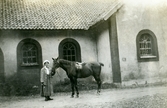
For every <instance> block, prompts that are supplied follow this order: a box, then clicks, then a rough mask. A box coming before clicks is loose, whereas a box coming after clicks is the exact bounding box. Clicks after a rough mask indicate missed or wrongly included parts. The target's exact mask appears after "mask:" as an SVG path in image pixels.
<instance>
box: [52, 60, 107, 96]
mask: <svg viewBox="0 0 167 108" xmlns="http://www.w3.org/2000/svg"><path fill="white" fill-rule="evenodd" d="M52 59H53V66H52V69H51V71H52V72H51V73H52V75H54V74H55V70H56V69H57V68H59V67H60V68H62V69H63V70H65V72H66V74H67V76H68V78H69V79H70V82H71V89H72V94H71V97H72V98H73V97H74V95H75V90H76V93H77V95H76V97H79V91H78V87H77V78H86V77H89V76H93V77H94V79H95V80H96V82H97V85H98V88H97V93H98V94H100V90H101V79H100V74H101V66H104V64H103V63H100V62H87V63H86V62H85V63H79V62H74V61H68V60H64V59H59V58H52ZM74 89H75V90H74Z"/></svg>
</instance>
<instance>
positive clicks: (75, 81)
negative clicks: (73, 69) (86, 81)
mask: <svg viewBox="0 0 167 108" xmlns="http://www.w3.org/2000/svg"><path fill="white" fill-rule="evenodd" d="M74 86H75V90H76V92H77V95H76V97H77V98H78V97H79V91H78V85H77V78H74Z"/></svg>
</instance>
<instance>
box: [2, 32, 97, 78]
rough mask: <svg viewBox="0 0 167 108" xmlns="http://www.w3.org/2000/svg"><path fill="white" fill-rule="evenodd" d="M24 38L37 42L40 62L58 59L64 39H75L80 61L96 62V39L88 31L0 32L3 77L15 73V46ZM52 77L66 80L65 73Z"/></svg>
mask: <svg viewBox="0 0 167 108" xmlns="http://www.w3.org/2000/svg"><path fill="white" fill-rule="evenodd" d="M26 38H32V39H34V40H36V41H38V42H39V44H40V45H41V48H42V61H44V60H45V59H48V60H50V61H51V64H50V66H52V57H55V58H56V57H58V54H59V52H58V46H59V44H60V42H61V41H62V40H63V39H65V38H73V39H75V40H76V41H77V42H78V43H79V45H80V48H81V60H82V61H83V62H87V61H97V51H96V39H95V37H94V36H93V35H92V32H90V31H82V30H80V31H71V30H70V31H69V30H59V31H29V32H26V33H21V32H20V31H19V30H2V31H1V35H0V47H1V49H2V51H3V53H4V62H5V63H4V66H5V75H6V76H9V75H12V74H14V73H16V72H17V46H18V43H19V42H20V41H21V40H23V39H26ZM59 75H60V77H59V76H58V75H55V76H54V80H56V81H60V80H64V78H66V74H65V72H62V71H61V72H59Z"/></svg>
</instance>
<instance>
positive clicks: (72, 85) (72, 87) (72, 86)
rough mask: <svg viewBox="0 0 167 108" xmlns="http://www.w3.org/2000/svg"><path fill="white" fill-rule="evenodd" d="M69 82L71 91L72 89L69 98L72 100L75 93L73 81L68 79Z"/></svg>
mask: <svg viewBox="0 0 167 108" xmlns="http://www.w3.org/2000/svg"><path fill="white" fill-rule="evenodd" d="M70 82H71V89H72V94H71V98H73V97H74V94H75V92H74V81H73V79H72V78H70Z"/></svg>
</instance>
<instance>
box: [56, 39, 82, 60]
mask: <svg viewBox="0 0 167 108" xmlns="http://www.w3.org/2000/svg"><path fill="white" fill-rule="evenodd" d="M66 43H72V44H73V45H74V46H75V48H76V61H78V62H81V49H80V45H79V43H78V42H77V41H76V40H74V39H72V38H66V39H64V40H62V41H61V42H60V44H59V58H61V59H63V57H64V55H63V46H64V45H65V44H66Z"/></svg>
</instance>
